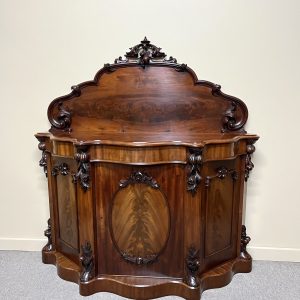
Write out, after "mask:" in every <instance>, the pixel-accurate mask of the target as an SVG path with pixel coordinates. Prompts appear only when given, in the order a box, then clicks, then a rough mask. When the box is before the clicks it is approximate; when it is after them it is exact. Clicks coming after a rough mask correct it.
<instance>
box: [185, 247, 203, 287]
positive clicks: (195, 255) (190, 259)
mask: <svg viewBox="0 0 300 300" xmlns="http://www.w3.org/2000/svg"><path fill="white" fill-rule="evenodd" d="M199 252H200V251H199V249H198V250H196V249H195V247H193V246H192V247H190V248H189V249H188V254H187V257H186V259H185V263H186V269H187V276H186V280H185V281H186V283H187V284H188V285H189V286H191V287H198V286H199V284H200V282H199V278H198V272H199V267H200V255H199Z"/></svg>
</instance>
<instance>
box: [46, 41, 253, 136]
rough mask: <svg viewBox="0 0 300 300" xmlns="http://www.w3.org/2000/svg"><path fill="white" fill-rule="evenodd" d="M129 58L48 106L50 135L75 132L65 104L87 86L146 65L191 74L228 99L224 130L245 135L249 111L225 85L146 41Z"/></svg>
mask: <svg viewBox="0 0 300 300" xmlns="http://www.w3.org/2000/svg"><path fill="white" fill-rule="evenodd" d="M125 57H126V59H122V57H121V56H120V57H119V58H117V59H116V60H115V63H114V64H109V63H107V64H104V67H103V68H102V69H100V70H99V71H98V72H97V73H96V75H95V77H94V79H93V80H90V81H86V82H83V83H80V84H78V85H74V86H72V87H71V89H72V92H71V93H70V94H68V95H65V96H62V97H58V98H56V99H54V100H53V101H52V102H51V103H50V105H49V107H48V119H49V122H50V123H51V125H52V126H51V129H50V132H53V131H55V130H59V131H64V132H66V133H70V132H71V130H72V128H71V125H72V111H71V110H70V109H69V107H68V106H67V105H65V102H66V101H74V100H75V99H76V98H80V96H81V94H82V92H83V90H84V88H85V87H88V86H97V85H99V81H100V79H101V76H102V75H103V74H105V73H111V72H115V71H116V70H117V69H119V68H125V67H139V66H142V67H143V68H145V66H154V67H169V68H174V69H175V70H176V71H178V72H188V73H189V74H190V75H191V76H192V78H193V81H194V84H195V85H197V86H205V87H208V88H211V93H212V95H213V96H215V97H221V98H223V99H224V100H227V101H228V104H229V108H228V109H227V110H226V111H225V112H224V114H223V116H220V126H221V128H220V131H221V132H223V133H224V132H230V131H239V132H242V133H245V131H244V125H245V124H246V122H247V119H248V109H247V106H246V105H245V103H244V102H243V101H242V100H240V99H238V98H236V97H233V96H230V95H227V94H225V93H223V92H222V91H221V86H220V85H218V84H214V83H212V82H210V81H206V80H198V78H197V75H196V74H195V72H194V71H193V70H192V69H191V68H189V67H188V66H187V65H186V64H178V63H177V60H176V59H175V58H174V57H172V56H170V58H169V59H166V54H165V53H164V52H161V48H160V47H157V46H155V45H153V44H151V43H150V41H148V40H147V39H146V38H145V39H144V40H142V41H141V43H139V44H138V45H136V46H133V47H131V48H130V51H129V52H127V53H126V54H125ZM237 109H239V112H240V113H241V116H240V117H239V119H237V113H236V112H237Z"/></svg>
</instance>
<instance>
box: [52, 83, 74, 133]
mask: <svg viewBox="0 0 300 300" xmlns="http://www.w3.org/2000/svg"><path fill="white" fill-rule="evenodd" d="M72 90H73V93H74V95H75V96H77V95H79V88H78V87H77V86H74V87H72ZM57 110H58V114H57V116H53V117H52V118H51V119H49V120H50V123H51V124H52V126H53V127H55V128H57V129H61V130H64V131H67V132H71V131H72V129H71V128H70V126H71V123H72V118H71V112H70V111H69V110H68V108H67V107H64V106H63V102H62V101H60V102H58V104H57Z"/></svg>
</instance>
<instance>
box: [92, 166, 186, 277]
mask: <svg viewBox="0 0 300 300" xmlns="http://www.w3.org/2000/svg"><path fill="white" fill-rule="evenodd" d="M184 179H185V167H184V166H183V165H170V164H169V165H160V166H134V167H133V166H124V165H117V164H108V163H101V164H100V163H99V164H95V182H96V183H97V184H96V185H95V197H96V199H95V201H96V220H97V233H96V236H97V252H98V254H97V255H96V257H98V258H99V261H98V263H97V267H98V273H99V274H110V275H114V274H118V275H137V276H152V275H153V276H161V277H164V276H172V277H182V275H183V274H182V273H183V270H184V267H183V260H182V259H181V258H182V257H183V244H182V241H183V231H182V228H183V199H182V198H183V197H182V191H183V190H184V188H185V181H184Z"/></svg>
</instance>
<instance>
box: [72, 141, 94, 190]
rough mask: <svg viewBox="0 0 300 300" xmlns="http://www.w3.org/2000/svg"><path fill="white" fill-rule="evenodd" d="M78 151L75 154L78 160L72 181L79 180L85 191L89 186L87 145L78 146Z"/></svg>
mask: <svg viewBox="0 0 300 300" xmlns="http://www.w3.org/2000/svg"><path fill="white" fill-rule="evenodd" d="M77 148H78V152H77V153H76V154H75V159H76V160H77V162H78V168H77V172H76V174H74V175H73V182H75V183H76V182H77V181H79V183H80V185H81V187H82V189H83V190H84V191H87V189H88V188H89V187H90V161H89V154H88V153H87V151H88V147H86V146H84V147H82V146H78V147H77Z"/></svg>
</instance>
